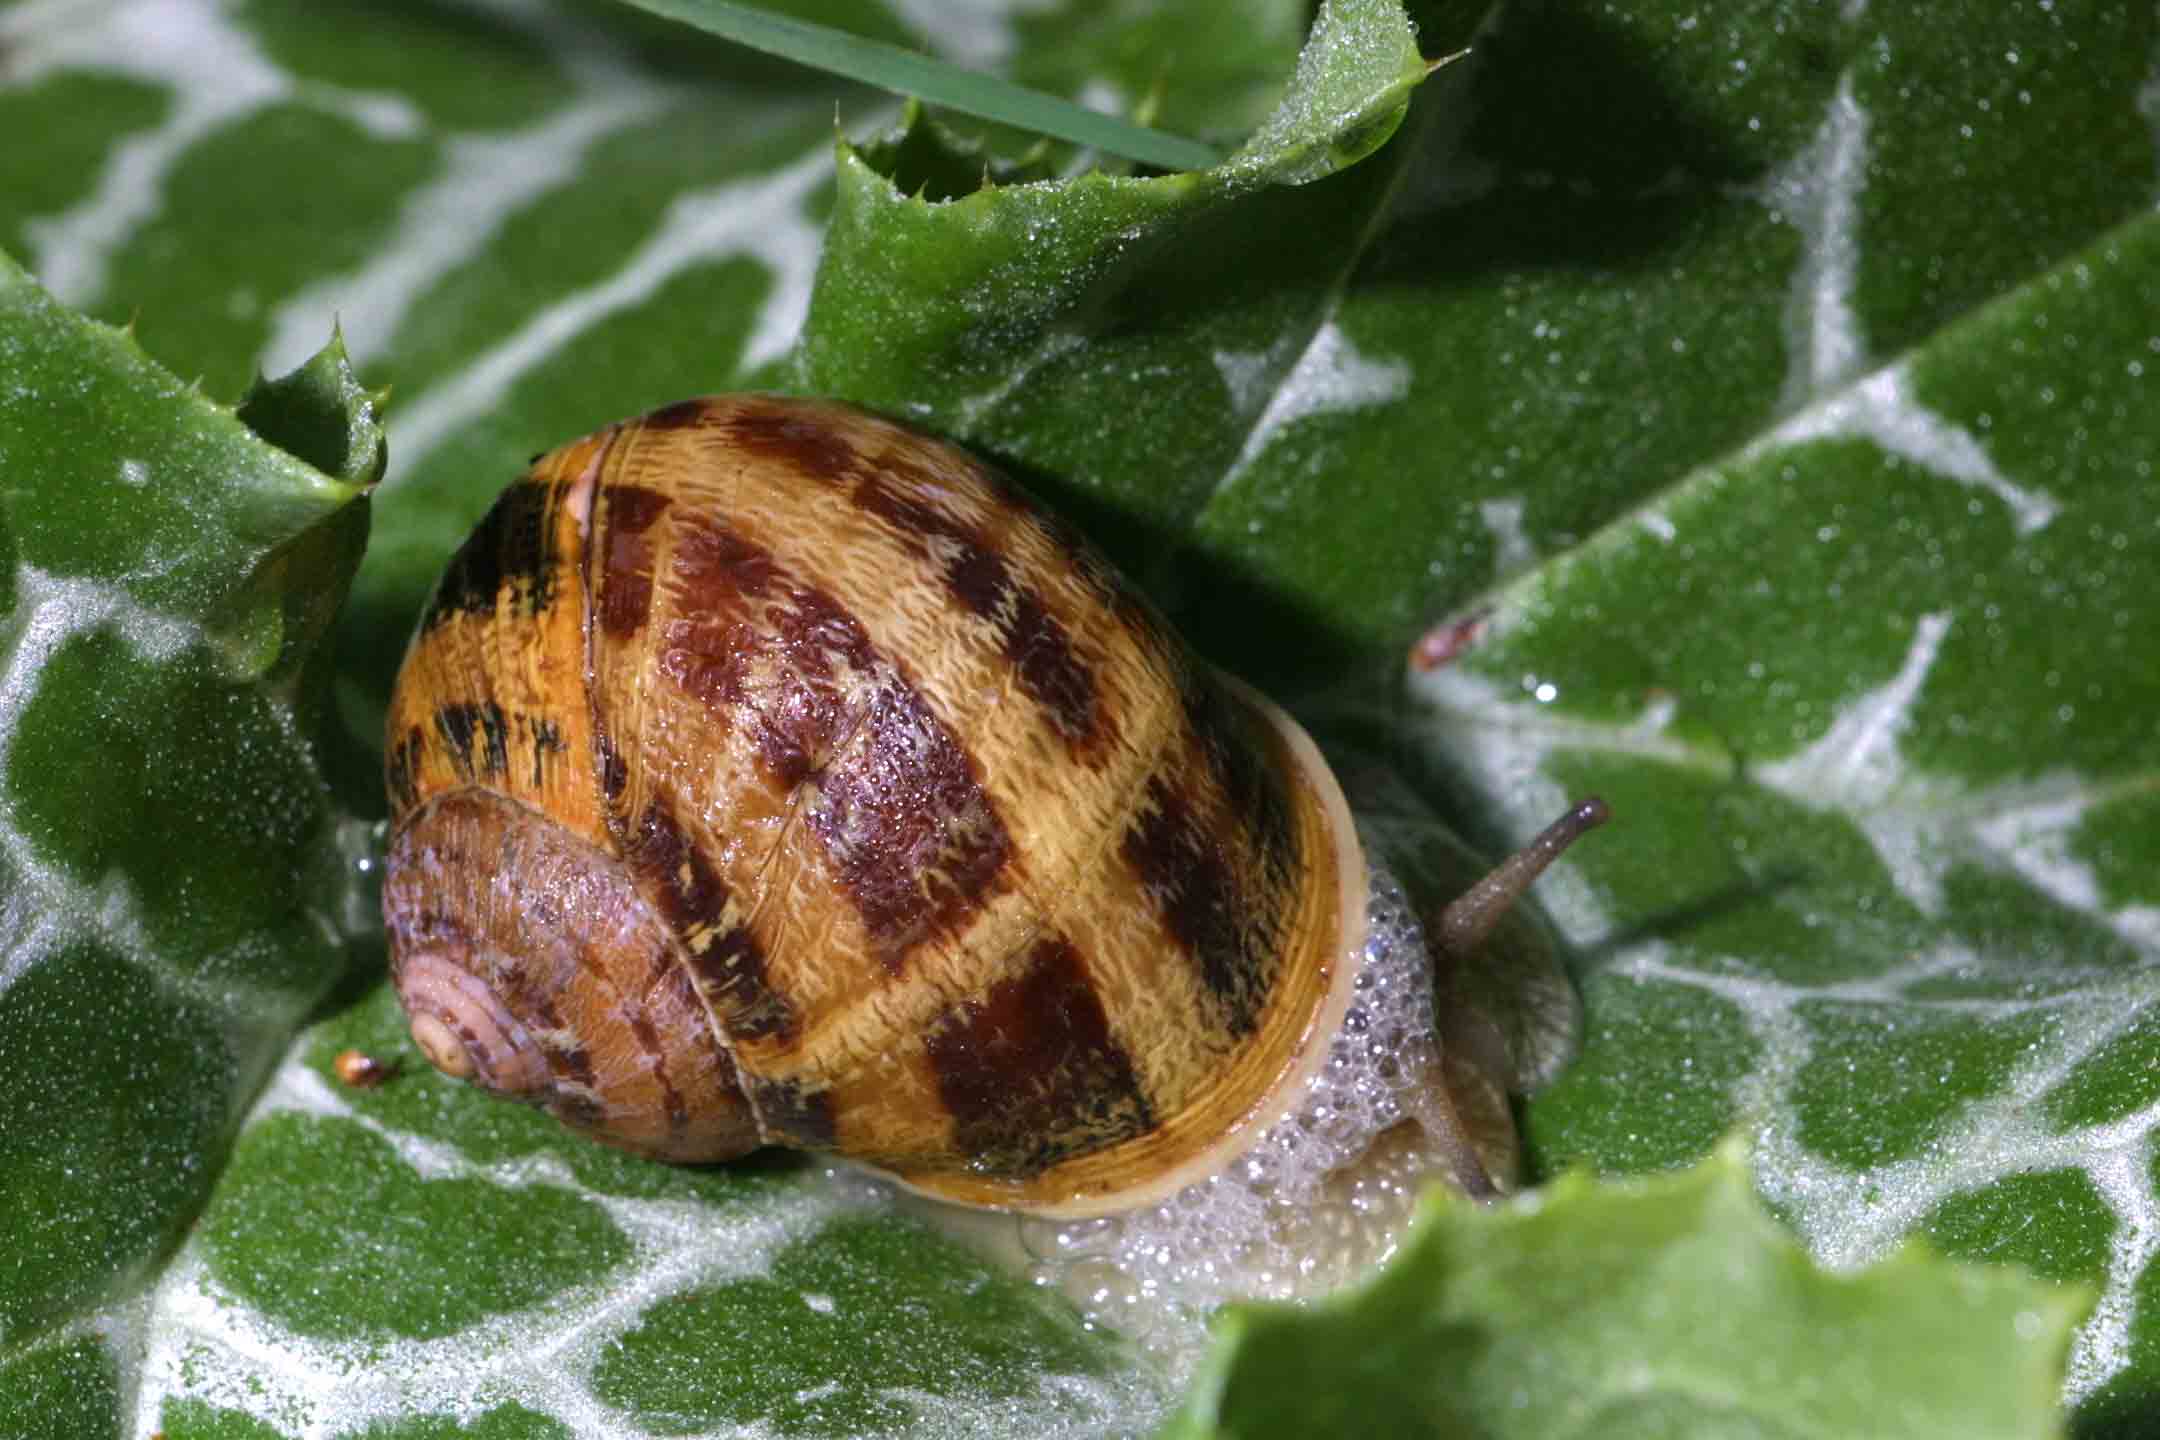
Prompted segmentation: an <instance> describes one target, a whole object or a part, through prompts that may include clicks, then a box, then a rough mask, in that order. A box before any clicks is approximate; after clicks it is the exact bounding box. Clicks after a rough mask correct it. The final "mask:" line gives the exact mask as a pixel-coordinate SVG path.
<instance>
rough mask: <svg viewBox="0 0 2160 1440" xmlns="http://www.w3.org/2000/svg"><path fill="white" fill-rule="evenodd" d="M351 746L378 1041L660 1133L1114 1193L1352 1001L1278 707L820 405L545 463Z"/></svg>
mask: <svg viewBox="0 0 2160 1440" xmlns="http://www.w3.org/2000/svg"><path fill="white" fill-rule="evenodd" d="M388 755H389V759H388V772H389V787H390V793H391V800H392V805H393V809H394V820H393V833H392V837H391V842H390V855H389V865H388V870H387V875H386V883H385V893H384V908H385V912H386V916H387V919H388V925H389V933H390V937H391V947H392V949H391V955H392V967H393V975H394V979H395V982H396V985H397V989H398V992H399V994H400V996H401V997H402V999H403V1001H404V1003H405V1006H406V1008H407V1010H408V1011H409V1012H410V1014H411V1016H412V1030H413V1036H414V1039H415V1040H416V1041H417V1042H418V1044H419V1045H420V1047H421V1049H422V1050H423V1051H424V1052H425V1053H426V1054H427V1056H428V1058H429V1059H430V1060H431V1061H433V1062H434V1064H435V1065H436V1066H437V1067H439V1068H440V1069H442V1070H444V1071H446V1072H448V1073H449V1074H451V1075H454V1076H461V1077H465V1078H469V1079H471V1080H473V1081H474V1082H476V1083H478V1084H480V1085H482V1086H484V1087H486V1088H487V1089H489V1090H493V1091H496V1092H499V1093H502V1094H506V1095H512V1096H517V1097H521V1098H524V1099H526V1100H529V1101H532V1102H535V1103H538V1104H541V1105H543V1106H545V1107H546V1108H547V1109H549V1110H551V1111H552V1112H554V1113H555V1114H556V1115H558V1116H559V1117H561V1118H562V1119H563V1120H564V1121H565V1122H567V1123H568V1124H570V1125H571V1126H573V1127H575V1128H577V1129H579V1130H582V1131H585V1132H587V1133H590V1134H592V1135H595V1136H597V1137H599V1138H601V1139H603V1140H606V1141H609V1142H611V1143H614V1144H617V1145H621V1146H624V1147H627V1148H630V1149H633V1150H638V1151H642V1152H645V1153H648V1154H652V1155H656V1156H661V1157H664V1158H667V1159H672V1160H681V1161H710V1160H722V1159H727V1158H730V1157H733V1156H736V1155H740V1154H743V1153H744V1152H746V1151H748V1150H750V1149H752V1148H754V1147H757V1146H760V1145H767V1144H779V1145H789V1146H797V1147H803V1148H808V1149H815V1150H829V1151H836V1152H839V1153H841V1154H844V1155H846V1156H849V1157H851V1158H853V1159H855V1160H857V1161H859V1162H861V1163H864V1164H867V1165H869V1166H872V1167H874V1168H876V1169H879V1170H882V1171H884V1172H886V1173H888V1174H890V1175H892V1176H894V1177H897V1178H898V1179H900V1180H901V1181H903V1182H904V1183H906V1184H907V1185H909V1186H912V1187H914V1188H916V1189H918V1190H921V1191H924V1192H927V1193H929V1194H932V1195H935V1196H938V1197H941V1198H944V1199H949V1200H955V1201H960V1202H963V1203H969V1204H977V1205H991V1206H1005V1207H1012V1208H1016V1209H1023V1210H1030V1211H1036V1212H1041V1213H1048V1214H1063V1215H1086V1214H1094V1213H1100V1212H1103V1211H1107V1210H1113V1209H1121V1208H1125V1207H1128V1206H1131V1205H1135V1204H1139V1203H1142V1202H1145V1201H1148V1200H1151V1199H1155V1198H1159V1197H1161V1196H1163V1195H1165V1194H1167V1193H1169V1192H1171V1191H1172V1190H1174V1189H1176V1188H1177V1187H1178V1186H1180V1185H1181V1184H1184V1183H1186V1182H1188V1181H1190V1180H1193V1179H1195V1178H1197V1177H1199V1176H1202V1175H1204V1174H1206V1173H1208V1172H1209V1171H1211V1170H1212V1169H1214V1168H1215V1167H1217V1166H1220V1165H1221V1164H1223V1163H1225V1161H1226V1159H1227V1158H1228V1157H1229V1156H1230V1155H1231V1154H1233V1153H1234V1152H1235V1151H1236V1150H1237V1149H1238V1148H1239V1147H1240V1145H1241V1144H1243V1143H1248V1142H1249V1139H1250V1137H1251V1136H1253V1135H1255V1134H1258V1133H1259V1132H1260V1131H1261V1130H1263V1129H1264V1128H1265V1127H1266V1126H1267V1125H1268V1124H1269V1123H1271V1122H1272V1121H1273V1120H1275V1119H1276V1118H1278V1117H1279V1116H1280V1115H1282V1114H1283V1113H1284V1111H1285V1110H1286V1108H1287V1107H1288V1106H1289V1105H1290V1103H1291V1100H1292V1098H1293V1097H1294V1096H1295V1095H1296V1094H1297V1093H1299V1091H1300V1089H1301V1083H1302V1081H1303V1080H1304V1079H1305V1078H1306V1077H1307V1076H1308V1075H1309V1074H1310V1072H1311V1070H1312V1068H1313V1067H1314V1066H1315V1065H1317V1064H1318V1063H1320V1060H1321V1059H1322V1057H1324V1056H1325V1054H1326V1053H1327V1051H1328V1048H1329V1046H1328V1041H1329V1037H1331V1036H1332V1035H1333V1034H1334V1032H1335V1031H1336V1029H1337V1027H1338V1026H1339V1025H1340V1024H1341V1023H1342V1020H1343V1017H1344V1015H1345V1013H1346V1011H1347V1010H1348V1009H1349V1006H1350V997H1351V994H1352V990H1353V987H1354V983H1355V978H1356V971H1357V968H1358V961H1359V959H1360V956H1361V954H1362V946H1363V936H1364V933H1365V926H1366V904H1367V870H1366V860H1365V856H1364V853H1363V849H1362V847H1361V845H1360V843H1359V838H1358V834H1357V830H1356V828H1355V826H1354V825H1353V823H1352V821H1351V817H1350V811H1349V808H1348V806H1347V805H1346V804H1345V802H1344V799H1343V794H1342V790H1341V788H1340V787H1339V786H1338V784H1337V783H1336V780H1335V777H1334V776H1333V775H1332V774H1331V773H1330V772H1329V769H1328V767H1327V765H1326V764H1325V762H1324V761H1323V760H1322V759H1321V757H1320V753H1319V751H1318V749H1317V748H1316V747H1315V746H1314V744H1313V742H1312V741H1311V739H1309V738H1308V737H1307V736H1306V734H1305V732H1304V731H1303V730H1302V729H1300V728H1299V727H1298V726H1297V724H1296V723H1295V722H1293V721H1292V720H1291V719H1290V718H1289V717H1288V716H1287V715H1285V714H1284V713H1283V712H1282V711H1281V710H1279V709H1277V708H1276V707H1275V706H1274V705H1272V704H1270V703H1269V702H1268V701H1266V700H1264V699H1262V698H1261V697H1260V696H1258V695H1256V694H1254V693H1253V692H1252V691H1250V690H1249V689H1247V688H1246V687H1245V686H1243V685H1242V684H1239V683H1238V682H1236V681H1234V680H1230V679H1228V678H1226V677H1223V676H1221V675H1219V674H1216V673H1215V672H1213V671H1211V670H1209V669H1208V668H1206V667H1205V666H1203V665H1201V664H1200V663H1198V662H1197V661H1196V660H1195V659H1194V658H1193V657H1192V656H1191V655H1190V654H1189V653H1188V652H1187V651H1186V650H1185V648H1184V647H1183V645H1182V644H1181V643H1180V642H1179V641H1178V639H1177V637H1176V636H1175V635H1174V634H1173V633H1172V632H1171V631H1170V629H1169V628H1168V626H1167V625H1166V624H1164V623H1163V621H1162V620H1161V619H1160V618H1159V617H1158V616H1157V615H1156V614H1155V613H1154V612H1153V611H1152V610H1151V609H1150V608H1149V607H1148V606H1147V604H1146V603H1145V602H1144V601H1142V600H1141V599H1140V598H1139V597H1138V596H1137V594H1136V593H1135V592H1134V591H1132V590H1131V589H1130V588H1129V587H1128V586H1127V585H1126V584H1125V583H1124V582H1123V581H1122V580H1120V578H1119V577H1118V576H1117V574H1116V573H1115V571H1114V570H1113V569H1112V568H1111V567H1110V566H1109V564H1108V563H1107V562H1106V561H1105V560H1104V559H1103V558H1102V557H1101V556H1100V555H1099V554H1098V553H1097V552H1096V551H1094V550H1093V549H1092V548H1090V547H1089V546H1088V545H1087V544H1086V543H1085V542H1084V541H1082V540H1081V539H1080V538H1079V537H1078V536H1077V535H1076V534H1075V533H1074V532H1073V531H1071V530H1070V529H1069V528H1067V527H1066V526H1064V525H1062V524H1061V523H1059V522H1058V521H1057V520H1056V519H1054V518H1053V517H1052V516H1050V515H1049V514H1048V513H1046V512H1045V511H1044V510H1042V509H1041V508H1040V507H1039V506H1037V505H1036V504H1035V503H1034V502H1033V501H1031V500H1030V499H1028V498H1027V497H1026V496H1025V495H1023V494H1022V493H1021V492H1019V491H1018V490H1017V489H1015V488H1014V487H1013V486H1012V485H1011V484H1009V483H1008V482H1006V481H1005V480H1003V479H1002V478H1001V477H999V476H998V475H996V474H995V473H993V472H992V471H990V470H988V469H986V468H985V467H984V466H983V465H981V464H980V463H979V462H977V461H976V460H975V459H973V458H972V457H970V456H968V455H967V454H965V453H963V452H962V451H960V450H957V449H955V448H953V447H951V446H949V445H946V444H942V443H939V442H937V441H933V440H929V439H926V438H924V437H922V436H920V435H917V434H915V433H913V432H910V431H908V430H906V429H903V428H901V427H899V426H896V425H892V424H889V423H887V422H885V421H882V420H879V419H876V418H874V417H871V416H869V415H866V414H863V413H861V412H859V411H856V410H853V409H849V408H846V407H843V406H840V405H835V404H828V403H821V402H814V401H803V400H786V399H778V398H774V397H770V396H754V395H753V396H727V397H718V398H712V399H704V400H695V401H689V402H686V403H683V404H680V405H675V406H670V407H668V408H667V409H664V410H659V411H656V412H654V413H652V414H650V415H647V416H645V417H643V418H642V419H638V420H633V421H629V422H626V423H624V424H620V425H615V426H612V427H610V428H608V429H606V430H603V431H601V432H599V433H598V434H595V435H591V436H588V437H586V438H584V439H581V440H577V441H574V442H572V443H570V444H568V445H565V446H563V447H562V448H561V449H558V450H556V451H554V452H552V453H550V454H548V455H545V456H543V457H541V458H540V459H539V460H537V461H536V462H535V463H534V464H533V466H532V468H531V469H530V470H529V471H528V473H527V474H526V475H525V476H524V477H523V478H522V479H520V480H519V481H518V482H517V483H515V484H513V485H512V486H510V488H509V489H508V490H506V491H504V492H503V494H502V496H501V498H500V499H499V500H497V502H496V503H495V506H494V508H493V510H492V511H490V512H489V514H488V516H487V518H486V520H485V521H483V522H482V524H481V526H480V528H479V529H478V530H477V531H476V532H475V533H474V534H473V536H472V537H471V538H470V539H469V540H468V541H467V542H466V544H465V545H464V547H463V548H462V549H461V550H460V551H459V552H458V553H457V556H456V557H455V559H454V560H453V561H452V562H451V564H450V567H449V569H448V571H447V572H446V573H445V574H444V576H443V579H442V581H441V583H440V586H439V587H438V589H437V592H436V594H435V596H434V599H433V601H432V603H431V605H430V607H429V609H428V611H427V614H426V616H425V617H424V619H423V620H422V622H421V625H420V629H419V632H418V634H417V635H416V636H415V637H414V640H413V643H412V647H411V649H410V651H409V652H408V654H407V656H406V659H405V664H404V669H403V671H402V673H401V675H400V677H399V680H398V684H397V690H396V694H395V697H394V699H393V701H392V704H391V709H390V718H389V734H388ZM1597 818H1598V812H1595V811H1594V810H1593V808H1592V807H1585V808H1583V809H1582V810H1579V811H1578V812H1576V814H1575V815H1573V816H1572V817H1570V819H1569V820H1567V821H1563V822H1562V824H1561V825H1560V826H1557V827H1555V829H1554V830H1553V831H1552V832H1548V835H1547V836H1546V837H1544V838H1543V839H1541V840H1540V841H1539V842H1538V843H1537V844H1535V845H1533V846H1532V847H1531V848H1530V849H1529V850H1527V851H1525V852H1523V853H1522V854H1521V855H1518V856H1517V857H1515V858H1514V859H1513V860H1510V861H1508V862H1507V863H1506V864H1504V865H1503V866H1501V867H1500V869H1499V870H1498V871H1496V872H1494V874H1493V875H1492V876H1491V877H1489V878H1488V879H1487V880H1486V881H1485V882H1483V883H1482V884H1481V885H1479V886H1477V887H1475V888H1474V889H1473V890H1472V891H1470V892H1469V894H1467V895H1466V896H1465V897H1464V898H1463V899H1462V900H1461V901H1460V902H1458V903H1457V904H1456V905H1455V906H1454V907H1452V909H1451V910H1450V911H1449V912H1448V916H1447V918H1446V919H1445V920H1443V921H1442V922H1441V923H1440V924H1439V925H1438V926H1437V927H1436V929H1437V932H1438V934H1437V936H1436V938H1435V944H1436V945H1438V946H1441V947H1452V948H1454V949H1457V950H1464V949H1472V948H1474V947H1475V946H1476V945H1477V944H1478V943H1479V940H1480V938H1481V937H1482V935H1483V933H1484V932H1485V930H1486V929H1488V928H1489V927H1490V926H1491V924H1492V923H1493V922H1494V920H1495V919H1496V918H1497V917H1498V916H1499V915H1500V914H1501V913H1502V912H1503V911H1504V910H1505V909H1506V907H1507V906H1508V905H1509V904H1510V903H1512V901H1513V900H1514V898H1515V897H1516V896H1518V895H1519V894H1520V893H1521V891H1522V890H1523V888H1524V887H1525V886H1527V885H1528V884H1529V882H1530V880H1531V879H1533V878H1534V877H1535V875H1536V873H1537V871H1538V870H1540V869H1542V868H1543V866H1544V864H1545V863H1546V862H1547V861H1549V860H1550V859H1551V858H1552V856H1553V855H1555V854H1557V853H1558V851H1559V850H1560V848H1561V847H1562V846H1564V845H1565V844H1566V842H1567V841H1568V840H1569V839H1570V838H1572V837H1573V835H1575V834H1577V833H1580V831H1581V830H1582V829H1584V828H1587V826H1588V825H1590V824H1594V823H1595V822H1596V819H1597ZM1465 1153H1466V1154H1467V1153H1469V1152H1468V1149H1467V1147H1466V1148H1465ZM1467 1163H1469V1164H1471V1165H1473V1166H1474V1164H1475V1162H1474V1161H1470V1162H1467Z"/></svg>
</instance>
